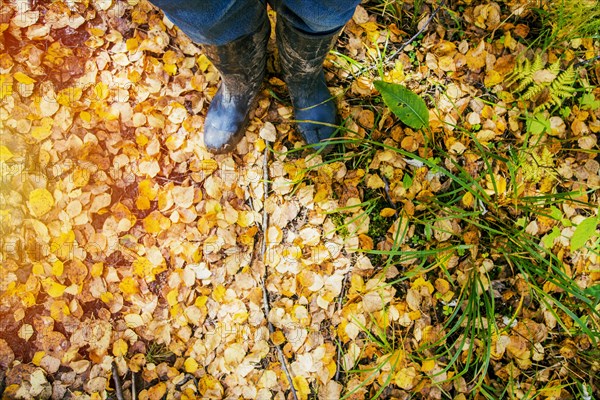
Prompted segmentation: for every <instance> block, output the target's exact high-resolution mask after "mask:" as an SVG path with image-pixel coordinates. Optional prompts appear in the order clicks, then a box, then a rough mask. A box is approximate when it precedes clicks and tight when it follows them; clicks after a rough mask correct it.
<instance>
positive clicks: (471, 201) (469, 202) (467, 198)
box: [461, 192, 475, 208]
mask: <svg viewBox="0 0 600 400" xmlns="http://www.w3.org/2000/svg"><path fill="white" fill-rule="evenodd" d="M461 203H462V204H463V206H465V207H467V208H473V206H474V205H475V197H474V196H473V194H472V193H471V192H467V193H465V194H464V196H463V198H462V200H461Z"/></svg>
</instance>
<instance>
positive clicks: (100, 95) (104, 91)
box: [94, 82, 108, 100]
mask: <svg viewBox="0 0 600 400" xmlns="http://www.w3.org/2000/svg"><path fill="white" fill-rule="evenodd" d="M94 96H95V99H96V100H105V99H106V98H107V97H108V85H106V84H105V83H103V82H98V83H97V84H96V86H94Z"/></svg>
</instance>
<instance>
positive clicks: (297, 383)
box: [292, 375, 310, 400]
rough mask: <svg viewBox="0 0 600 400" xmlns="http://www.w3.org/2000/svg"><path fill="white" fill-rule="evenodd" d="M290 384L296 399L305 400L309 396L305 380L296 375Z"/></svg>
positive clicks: (308, 388)
mask: <svg viewBox="0 0 600 400" xmlns="http://www.w3.org/2000/svg"><path fill="white" fill-rule="evenodd" d="M292 382H293V383H294V388H295V389H296V392H297V393H298V398H299V399H300V400H307V399H308V395H310V387H309V386H308V381H307V380H306V378H305V377H303V376H301V375H298V376H295V377H294V378H293V380H292Z"/></svg>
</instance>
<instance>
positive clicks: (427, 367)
mask: <svg viewBox="0 0 600 400" xmlns="http://www.w3.org/2000/svg"><path fill="white" fill-rule="evenodd" d="M434 368H435V360H423V363H422V364H421V371H423V372H429V371H431V370H433V369H434Z"/></svg>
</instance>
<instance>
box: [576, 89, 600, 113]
mask: <svg viewBox="0 0 600 400" xmlns="http://www.w3.org/2000/svg"><path fill="white" fill-rule="evenodd" d="M579 104H581V108H582V109H584V110H597V109H598V108H600V100H596V98H595V97H594V94H593V93H586V94H584V95H583V96H581V100H580V101H579Z"/></svg>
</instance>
